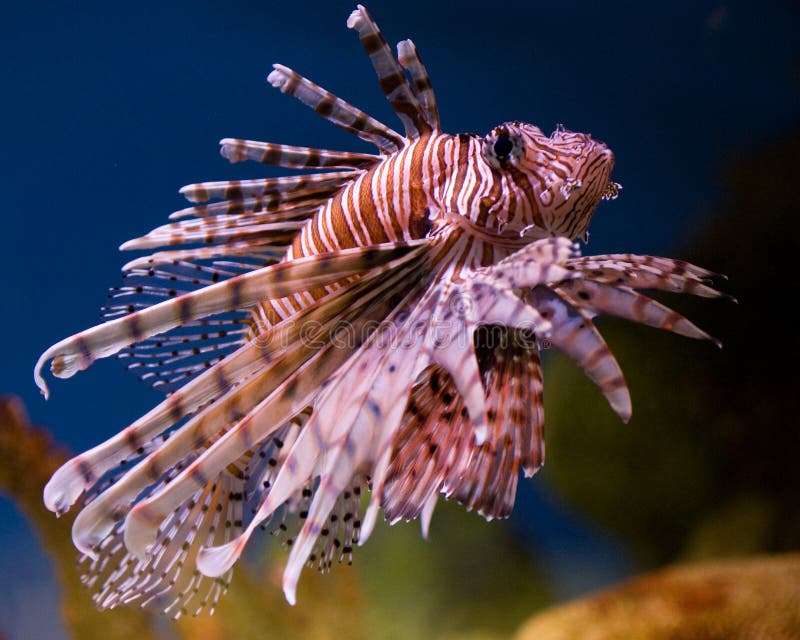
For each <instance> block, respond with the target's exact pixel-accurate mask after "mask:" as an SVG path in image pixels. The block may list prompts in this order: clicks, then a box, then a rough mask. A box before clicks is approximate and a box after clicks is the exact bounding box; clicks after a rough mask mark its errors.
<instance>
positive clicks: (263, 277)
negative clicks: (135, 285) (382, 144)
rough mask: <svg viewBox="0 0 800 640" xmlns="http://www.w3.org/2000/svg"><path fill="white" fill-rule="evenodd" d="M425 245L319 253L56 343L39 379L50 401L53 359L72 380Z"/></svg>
mask: <svg viewBox="0 0 800 640" xmlns="http://www.w3.org/2000/svg"><path fill="white" fill-rule="evenodd" d="M421 245H424V241H412V242H408V243H388V244H386V245H373V246H370V247H360V248H356V249H344V250H341V251H338V252H335V253H331V254H317V255H314V256H310V257H303V258H298V259H296V260H293V261H292V262H286V263H281V264H277V265H273V266H270V267H266V268H264V269H259V270H257V271H253V272H250V273H246V274H243V275H240V276H236V277H234V278H231V279H230V280H226V281H224V282H220V283H217V284H214V285H212V286H210V287H206V288H204V289H200V290H198V291H193V292H190V293H187V294H184V295H182V296H180V297H178V298H175V299H173V300H167V301H164V302H161V303H159V304H156V305H154V306H152V307H148V308H147V309H143V310H142V311H140V312H135V313H133V314H130V315H127V316H125V317H123V318H119V319H116V320H112V321H110V322H106V323H104V324H101V325H98V326H96V327H94V328H93V329H89V330H87V331H83V332H81V333H78V334H76V335H75V336H72V337H70V338H66V339H65V340H62V341H61V342H58V343H56V344H55V345H53V346H52V347H50V348H49V349H48V350H47V351H45V352H44V353H43V354H42V356H40V358H39V361H38V362H37V364H36V368H35V370H34V379H35V380H36V383H37V385H38V386H39V388H40V389H41V390H42V393H43V394H44V395H45V397H47V393H48V390H47V385H46V384H45V381H44V378H43V377H42V375H41V369H42V367H43V366H44V364H45V363H47V362H48V361H50V360H52V361H53V362H52V365H51V371H52V372H53V374H54V375H55V376H57V377H59V378H69V377H70V376H72V375H74V374H75V373H76V372H78V371H81V370H83V369H86V368H87V367H88V366H89V365H91V364H92V362H94V361H95V360H97V359H98V358H103V357H107V356H110V355H113V354H115V353H117V352H118V351H119V350H120V349H122V348H124V347H126V346H128V345H129V344H132V343H134V342H139V341H141V340H144V339H146V338H148V337H150V336H153V335H156V334H158V333H163V332H165V331H168V330H170V329H172V328H174V327H177V326H179V325H180V324H182V323H185V322H190V321H192V320H195V319H198V318H202V317H205V316H209V315H213V314H216V313H222V312H225V311H236V310H238V309H242V308H245V307H248V306H251V305H254V304H258V303H259V302H262V301H263V300H264V299H277V298H282V297H285V296H287V295H290V294H293V293H296V292H298V291H308V290H310V289H314V288H317V287H322V286H325V285H328V284H333V283H335V282H339V281H341V280H344V279H346V278H348V277H352V276H358V275H359V274H362V273H364V272H365V271H369V270H370V269H372V268H374V267H379V266H381V265H383V264H386V263H389V262H392V261H395V262H399V263H402V262H404V261H406V260H408V259H410V258H412V257H413V256H414V255H416V253H415V251H414V250H415V249H419V247H420V246H421Z"/></svg>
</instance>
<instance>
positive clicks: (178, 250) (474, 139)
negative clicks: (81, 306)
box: [35, 6, 722, 617]
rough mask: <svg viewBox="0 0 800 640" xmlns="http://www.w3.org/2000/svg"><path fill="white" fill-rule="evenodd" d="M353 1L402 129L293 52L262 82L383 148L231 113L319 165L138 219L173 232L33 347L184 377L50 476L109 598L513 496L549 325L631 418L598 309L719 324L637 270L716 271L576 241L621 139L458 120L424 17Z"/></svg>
mask: <svg viewBox="0 0 800 640" xmlns="http://www.w3.org/2000/svg"><path fill="white" fill-rule="evenodd" d="M348 26H349V27H351V28H353V29H355V30H356V31H357V32H358V34H359V37H360V40H361V43H362V45H363V47H364V49H365V51H366V52H367V54H368V55H369V56H370V60H371V61H372V63H373V66H374V68H375V70H376V72H377V75H378V79H379V82H380V85H381V88H382V89H383V91H384V93H385V94H386V97H387V99H388V100H389V102H390V104H391V105H392V107H393V108H394V110H395V112H396V113H397V115H398V116H399V118H400V120H401V122H402V123H403V126H404V133H403V134H400V133H398V132H396V131H394V130H393V129H391V128H389V127H388V126H386V125H385V124H383V123H380V122H378V121H377V120H375V119H373V118H371V117H370V116H369V115H367V114H366V113H364V112H363V111H361V110H359V109H357V108H356V107H354V106H353V105H350V104H348V103H346V102H344V101H343V100H341V99H339V98H337V97H336V96H334V95H333V94H331V93H329V92H327V91H326V90H324V89H322V88H321V87H319V86H317V85H315V84H314V83H313V82H311V81H310V80H308V79H306V78H304V77H302V76H300V75H299V74H297V73H295V72H294V71H292V70H291V69H288V68H287V67H284V66H282V65H275V67H274V69H273V71H272V72H271V73H270V75H269V77H268V81H269V82H270V84H272V85H273V86H275V87H276V88H279V89H280V90H281V91H283V92H284V93H287V94H289V95H292V96H294V97H295V98H297V99H298V100H300V101H301V102H303V103H304V104H306V105H307V106H309V107H311V108H312V109H313V110H314V111H315V112H316V113H317V114H319V115H320V116H322V117H324V118H326V119H327V120H329V121H330V122H332V123H333V124H335V125H337V126H339V127H341V128H343V129H345V130H347V131H349V132H351V133H353V134H355V135H357V136H359V137H360V138H362V139H364V140H366V141H368V142H370V143H372V144H374V145H375V146H376V147H377V152H376V153H374V154H369V153H355V152H345V151H334V150H328V149H314V148H308V147H297V146H291V145H285V144H275V143H264V142H256V141H249V140H235V139H227V138H226V139H223V140H222V142H221V145H222V155H223V156H224V157H226V158H227V159H228V160H230V161H231V162H240V161H246V160H250V161H258V162H262V163H266V164H277V165H280V166H284V167H288V168H293V169H298V168H300V169H309V170H313V172H311V173H306V174H302V175H294V176H287V177H280V178H266V179H257V180H241V181H225V182H204V183H197V184H193V185H189V186H187V187H184V188H183V189H182V190H181V192H182V193H183V195H184V196H185V197H186V198H187V199H188V200H189V201H190V202H191V203H193V205H192V206H190V207H188V208H186V209H182V210H180V211H176V212H175V213H173V214H172V215H171V221H170V222H169V223H167V224H165V225H163V226H161V227H158V228H156V229H154V230H153V231H151V232H150V233H148V234H146V235H145V236H142V237H141V238H137V239H134V240H131V241H130V242H127V243H125V244H124V245H123V247H122V248H123V249H156V251H155V252H153V253H150V254H149V255H146V256H144V257H140V258H137V259H134V260H133V261H131V262H129V263H128V264H127V265H126V266H125V267H124V275H125V279H124V282H123V284H122V286H120V287H116V288H114V289H113V290H112V292H111V296H110V297H111V302H110V303H109V304H108V306H107V307H105V308H104V313H105V317H106V322H104V323H103V324H101V325H98V326H97V327H94V328H91V329H88V330H86V331H83V332H81V333H79V334H76V335H75V336H72V337H70V338H67V339H65V340H62V341H61V342H59V343H57V344H56V345H54V346H52V347H51V348H50V349H48V350H47V351H46V352H45V353H44V354H43V355H42V356H41V358H40V359H39V362H38V363H37V366H36V370H35V378H36V381H37V384H39V386H40V388H41V389H42V391H43V393H45V395H46V394H47V386H46V384H45V381H44V378H43V376H42V373H41V370H42V368H43V367H44V366H45V364H46V363H48V362H50V363H51V367H50V368H51V372H52V373H53V374H54V375H56V376H58V377H70V376H71V375H74V374H75V373H76V372H77V371H80V370H82V369H85V368H86V367H88V366H90V365H91V364H92V363H93V362H94V361H95V360H97V359H99V358H102V357H107V356H110V355H117V356H118V357H120V358H121V359H122V360H123V362H124V363H125V364H126V366H127V367H128V368H129V369H131V371H133V372H134V373H137V375H139V377H140V378H142V379H143V380H145V381H147V382H149V383H150V384H152V385H153V386H154V387H156V388H159V389H161V390H162V391H164V392H165V394H166V395H165V398H164V400H163V401H162V402H161V403H159V404H158V405H157V406H156V407H154V408H153V409H152V410H151V411H149V412H148V413H147V414H145V415H144V416H142V417H141V418H139V419H138V420H136V421H135V422H134V423H132V424H130V425H128V426H127V427H126V428H124V429H123V430H122V431H120V432H119V433H118V434H116V435H114V436H112V437H111V438H110V439H109V440H107V441H106V442H104V443H102V444H100V445H98V446H97V447H95V448H93V449H91V450H89V451H87V452H85V453H83V454H81V455H79V456H76V457H75V458H74V459H72V460H70V461H69V462H67V463H66V464H65V465H64V466H63V467H62V468H61V469H59V470H58V471H57V472H56V473H55V474H54V476H53V478H52V479H51V480H50V482H49V483H48V485H47V487H46V488H45V492H44V501H45V504H46V505H47V507H48V508H49V509H51V510H53V511H54V512H56V513H57V514H58V513H62V512H64V511H66V510H67V509H69V508H70V507H71V506H72V505H74V504H75V503H76V502H78V501H80V502H82V510H81V512H80V513H79V514H78V516H77V518H76V520H75V523H74V526H73V539H74V542H75V545H76V547H77V548H78V549H79V550H80V551H81V552H82V554H84V562H85V563H86V564H87V570H86V574H85V581H86V583H87V585H89V586H90V587H92V588H93V589H94V591H95V596H94V597H95V601H96V602H97V604H98V606H100V607H103V608H106V607H114V606H118V605H120V604H126V603H133V602H136V603H139V604H141V605H142V606H149V607H153V608H156V609H159V610H161V611H164V612H166V613H168V614H170V615H172V616H173V617H178V616H180V615H184V614H187V613H191V614H196V613H198V612H200V611H201V610H203V609H204V608H213V606H214V604H215V603H216V601H217V599H218V598H219V596H220V595H221V594H222V593H223V592H224V590H225V589H226V588H227V585H228V583H229V580H230V576H231V572H232V567H233V565H234V564H235V562H236V560H237V559H238V558H239V556H240V555H241V553H242V551H243V549H244V547H245V545H246V544H247V542H248V540H249V539H250V537H251V536H252V534H253V533H254V532H255V531H256V530H259V529H267V530H272V531H273V532H277V533H278V534H279V535H280V536H281V537H282V538H283V539H284V542H285V544H286V545H287V546H288V547H289V548H290V549H291V552H290V556H289V560H288V562H287V567H286V571H285V573H284V582H283V586H284V592H285V594H286V598H287V600H288V601H289V602H291V603H294V601H295V592H296V586H297V582H298V579H299V575H300V572H301V569H302V567H303V566H304V565H306V564H309V565H313V566H316V567H317V568H319V569H320V570H323V571H324V570H327V569H328V568H329V567H330V565H331V564H332V563H333V562H334V561H335V560H338V561H342V560H350V559H351V557H352V552H353V548H354V546H355V545H356V544H362V543H363V542H364V541H365V540H366V539H367V538H368V537H369V534H370V532H371V530H372V528H373V527H374V525H375V522H376V518H377V516H378V513H379V512H380V511H383V513H384V515H385V517H386V518H387V519H388V520H389V521H390V522H395V521H397V520H400V519H405V520H410V519H415V518H420V520H421V523H422V529H423V533H425V534H427V530H428V527H429V525H430V521H431V517H432V514H433V510H434V507H435V505H436V502H437V500H438V499H439V497H440V496H442V495H444V496H446V497H448V498H452V499H455V500H457V501H459V502H461V503H462V504H464V505H465V506H466V507H467V508H468V509H474V510H476V511H477V512H478V513H480V514H481V515H483V516H484V517H486V518H487V519H493V518H502V517H507V516H508V515H509V514H510V512H511V509H512V507H513V502H514V496H515V492H516V484H517V480H518V477H519V474H520V472H522V473H523V474H524V475H526V476H531V475H533V474H534V473H535V472H536V471H537V470H538V469H539V468H540V467H541V465H542V464H543V461H544V415H543V402H542V393H543V382H542V373H541V363H540V357H539V352H540V349H541V348H542V345H541V341H542V340H544V339H546V341H547V345H548V346H554V347H555V348H557V349H558V350H560V351H562V352H563V353H565V354H566V355H567V356H568V357H570V358H572V359H573V360H575V361H576V362H577V363H578V364H579V365H580V366H581V367H582V368H583V369H584V371H585V372H586V373H587V375H588V376H589V377H590V378H591V379H592V380H593V381H594V382H595V383H596V384H597V385H598V386H599V387H600V389H601V391H602V392H603V393H604V394H605V396H606V397H607V399H608V401H609V403H610V405H611V407H612V408H613V409H614V410H615V411H616V412H617V413H618V414H619V415H620V416H621V418H622V419H623V420H626V421H627V420H628V419H629V417H630V414H631V403H630V397H629V394H628V390H627V386H626V384H625V380H624V377H623V375H622V372H621V370H620V368H619V365H618V364H617V362H616V360H615V359H614V356H613V355H612V354H611V352H610V350H609V349H608V347H607V345H606V344H605V342H604V340H603V338H602V336H600V334H599V332H598V331H597V330H596V328H595V327H594V324H593V322H592V318H593V317H594V316H596V315H599V314H608V315H615V316H618V317H623V318H626V319H629V320H632V321H635V322H640V323H644V324H648V325H651V326H655V327H659V328H662V329H667V330H671V331H674V332H677V333H680V334H682V335H685V336H689V337H693V338H703V339H712V338H710V336H708V335H707V334H706V333H705V332H703V331H702V330H700V329H699V328H697V327H696V326H695V325H693V324H692V323H691V322H690V321H689V320H687V319H686V318H684V317H683V316H681V315H680V314H678V313H676V312H674V311H672V310H670V309H668V308H667V307H665V306H663V305H661V304H660V303H658V302H656V301H655V300H652V299H651V298H649V297H647V296H645V295H643V294H641V293H639V292H638V291H637V290H639V289H660V290H667V291H675V292H685V293H691V294H695V295H701V296H706V297H718V296H721V295H722V294H720V293H719V292H717V291H716V290H715V289H713V288H712V287H711V286H710V285H709V279H710V278H712V277H713V276H714V274H712V273H711V272H709V271H707V270H705V269H702V268H700V267H696V266H694V265H690V264H688V263H685V262H682V261H678V260H671V259H668V258H657V257H652V256H637V255H631V254H613V255H600V256H585V257H582V256H581V255H580V252H579V249H578V245H577V244H576V239H578V238H582V237H584V236H585V234H586V233H587V229H588V226H589V223H590V221H591V219H592V216H593V215H594V212H595V210H596V209H597V206H598V205H599V203H600V202H601V200H603V199H609V198H613V197H616V195H617V192H618V190H619V185H617V184H616V183H614V182H613V181H611V171H612V168H613V164H614V156H613V153H612V152H611V151H610V150H609V149H608V147H607V146H606V145H605V144H603V143H601V142H599V141H596V140H594V139H593V138H592V137H591V136H589V135H588V134H583V133H577V132H570V131H567V130H565V129H564V128H563V127H559V128H557V129H556V131H554V132H553V133H552V134H551V135H549V136H548V135H545V134H544V133H542V131H541V130H540V129H539V128H537V127H535V126H533V125H531V124H527V123H523V122H516V121H515V122H507V123H504V124H502V125H499V126H498V127H495V128H494V129H492V130H491V131H490V132H489V133H488V134H486V135H485V136H477V135H473V134H460V135H449V134H447V133H444V132H442V130H441V127H440V123H439V114H438V109H437V106H436V100H435V97H434V94H433V90H432V88H431V84H430V81H429V79H428V75H427V71H426V70H425V67H424V66H423V64H422V61H421V59H420V57H419V55H418V54H417V52H416V49H415V47H414V45H413V43H411V41H410V40H405V41H403V42H401V43H400V44H399V45H398V49H397V56H395V54H394V53H393V52H392V51H391V50H390V49H389V47H388V45H387V43H386V41H385V40H384V39H383V37H382V35H381V34H380V31H379V30H378V28H377V25H376V24H375V23H374V21H373V20H372V18H371V17H370V16H369V14H368V13H367V11H366V10H365V9H364V8H363V7H361V6H359V7H358V8H357V9H356V11H354V12H353V14H352V15H351V17H350V19H349V20H348ZM367 493H369V499H368V501H367V504H366V509H364V510H362V505H361V502H362V497H363V496H365V495H366V494H367Z"/></svg>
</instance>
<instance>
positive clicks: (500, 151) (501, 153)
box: [494, 133, 514, 160]
mask: <svg viewBox="0 0 800 640" xmlns="http://www.w3.org/2000/svg"><path fill="white" fill-rule="evenodd" d="M513 149H514V143H513V142H512V141H511V138H510V137H509V136H508V134H505V133H504V134H501V135H499V136H497V139H496V140H495V141H494V155H495V156H496V157H497V159H498V160H505V159H506V158H508V156H510V155H511V152H512V151H513Z"/></svg>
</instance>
